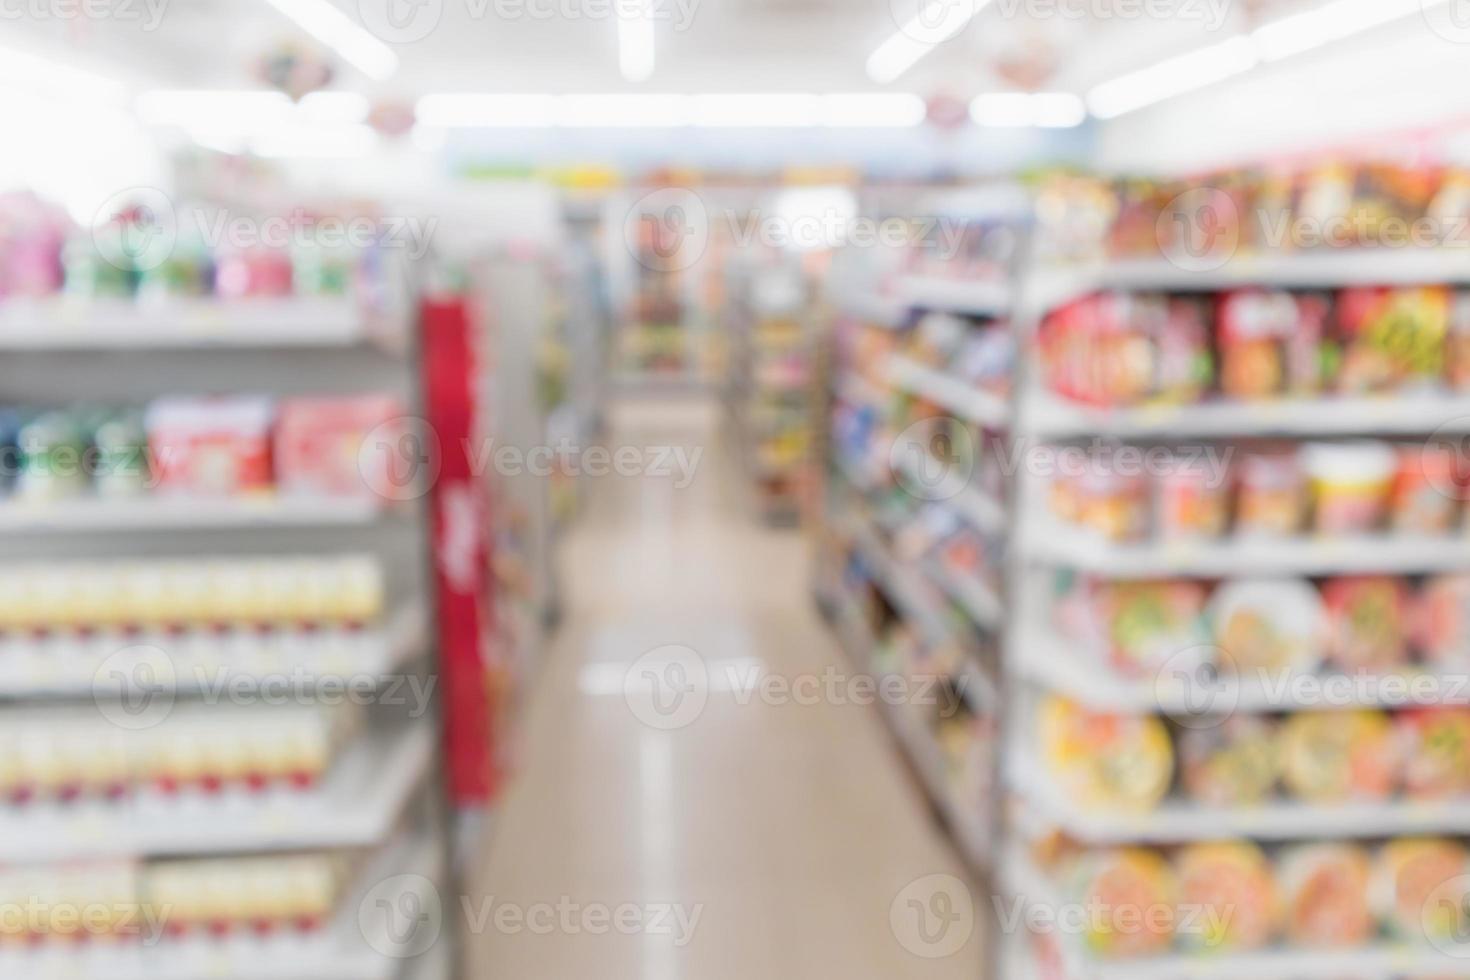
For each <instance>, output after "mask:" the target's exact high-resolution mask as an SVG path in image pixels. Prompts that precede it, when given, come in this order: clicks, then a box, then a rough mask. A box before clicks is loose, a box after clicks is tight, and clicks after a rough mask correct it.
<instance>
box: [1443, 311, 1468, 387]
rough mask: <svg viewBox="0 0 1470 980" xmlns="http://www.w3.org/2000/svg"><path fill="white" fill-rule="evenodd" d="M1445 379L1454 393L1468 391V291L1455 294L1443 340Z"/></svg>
mask: <svg viewBox="0 0 1470 980" xmlns="http://www.w3.org/2000/svg"><path fill="white" fill-rule="evenodd" d="M1445 377H1446V380H1448V381H1449V384H1450V387H1451V388H1453V389H1455V390H1456V391H1470V290H1465V289H1462V290H1460V291H1458V292H1456V293H1455V301H1454V305H1453V306H1452V308H1451V311H1450V330H1449V336H1448V337H1447V338H1446V340H1445Z"/></svg>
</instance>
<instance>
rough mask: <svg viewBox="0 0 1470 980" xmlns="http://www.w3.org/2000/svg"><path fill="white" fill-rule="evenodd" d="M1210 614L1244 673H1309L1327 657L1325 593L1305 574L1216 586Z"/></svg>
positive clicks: (1227, 663) (1230, 659)
mask: <svg viewBox="0 0 1470 980" xmlns="http://www.w3.org/2000/svg"><path fill="white" fill-rule="evenodd" d="M1207 618H1208V620H1209V622H1210V623H1211V625H1212V627H1213V630H1214V637H1215V642H1216V643H1217V644H1218V645H1219V646H1220V648H1221V649H1222V650H1224V651H1225V653H1226V654H1227V657H1226V658H1225V659H1224V660H1223V661H1222V663H1221V664H1220V666H1221V669H1222V670H1226V671H1230V670H1233V671H1234V672H1235V673H1237V674H1240V675H1242V676H1245V675H1253V676H1257V677H1259V676H1260V675H1263V674H1264V675H1279V674H1285V673H1306V672H1309V671H1312V670H1315V669H1316V668H1317V666H1318V665H1319V664H1320V663H1321V662H1322V654H1323V650H1324V648H1325V646H1326V640H1327V627H1326V623H1327V619H1326V613H1325V611H1324V609H1323V606H1322V598H1321V596H1320V595H1319V594H1318V592H1317V590H1316V589H1314V588H1313V587H1312V586H1311V584H1310V583H1308V582H1306V581H1303V580H1301V579H1240V580H1237V581H1233V582H1228V583H1226V584H1225V585H1222V586H1220V588H1219V589H1217V590H1216V592H1215V595H1214V597H1213V598H1212V599H1211V600H1210V605H1209V610H1208V613H1207Z"/></svg>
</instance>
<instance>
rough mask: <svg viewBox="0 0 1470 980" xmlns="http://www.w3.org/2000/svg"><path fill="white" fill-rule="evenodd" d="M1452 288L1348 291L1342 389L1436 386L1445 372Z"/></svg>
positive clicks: (1342, 305)
mask: <svg viewBox="0 0 1470 980" xmlns="http://www.w3.org/2000/svg"><path fill="white" fill-rule="evenodd" d="M1449 322H1450V292H1449V290H1448V289H1445V288H1443V287H1439V286H1422V287H1413V288H1401V287H1396V288H1389V287H1361V288H1353V289H1344V290H1343V291H1342V292H1340V293H1339V294H1338V297H1337V317H1336V326H1337V333H1338V337H1339V343H1340V344H1341V347H1342V350H1341V355H1340V356H1341V365H1340V367H1339V368H1338V371H1337V376H1336V377H1337V388H1338V390H1339V391H1342V392H1347V393H1361V392H1372V391H1391V390H1394V389H1397V388H1403V387H1405V386H1411V387H1418V386H1432V385H1436V384H1438V382H1439V381H1440V379H1441V378H1442V377H1443V376H1444V363H1445V357H1444V354H1445V346H1446V343H1445V342H1446V338H1447V337H1448V336H1449Z"/></svg>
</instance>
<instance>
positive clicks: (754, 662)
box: [462, 401, 983, 980]
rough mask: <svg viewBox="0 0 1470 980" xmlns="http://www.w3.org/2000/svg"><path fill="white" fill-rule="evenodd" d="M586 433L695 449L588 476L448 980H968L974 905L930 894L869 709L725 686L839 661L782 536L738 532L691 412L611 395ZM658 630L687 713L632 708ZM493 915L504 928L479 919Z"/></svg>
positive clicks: (738, 512)
mask: <svg viewBox="0 0 1470 980" xmlns="http://www.w3.org/2000/svg"><path fill="white" fill-rule="evenodd" d="M609 444H610V445H619V444H625V445H634V446H638V447H640V448H641V447H647V446H665V445H679V446H683V447H684V448H685V449H686V451H693V450H696V449H702V450H703V456H702V457H701V458H699V461H698V466H697V469H696V470H695V477H694V480H693V482H692V483H691V484H690V485H689V486H687V487H685V488H683V489H680V488H678V487H676V486H675V485H674V484H675V482H676V481H675V479H674V478H669V477H663V476H643V477H623V478H620V477H609V478H605V479H600V480H593V481H590V482H589V483H588V484H587V492H588V495H589V497H590V500H589V501H588V506H587V508H586V510H585V511H584V513H583V514H582V515H581V516H580V517H579V518H578V519H577V522H576V524H575V525H574V527H573V529H572V530H571V532H570V533H569V534H568V536H567V539H566V541H565V542H564V546H563V548H562V553H561V556H560V568H561V570H562V583H563V589H564V599H565V605H564V619H563V622H562V625H561V627H560V629H559V630H558V632H557V633H556V635H555V637H554V640H553V642H552V644H551V649H550V650H549V651H548V654H547V659H546V661H545V663H544V664H543V666H542V669H541V671H540V673H539V675H538V676H537V678H536V681H535V687H534V689H533V691H532V694H531V697H530V701H529V703H528V706H527V710H526V714H525V717H524V720H523V726H522V731H523V736H522V737H523V743H522V744H521V745H520V746H519V751H518V759H519V763H518V767H519V772H518V774H517V776H516V779H515V782H514V784H513V786H512V787H511V788H510V790H509V791H508V793H507V795H506V797H505V799H504V801H503V805H502V807H501V808H500V810H499V812H498V813H497V815H496V817H495V822H494V830H493V834H492V836H491V842H490V845H489V847H488V851H487V853H486V854H485V855H484V857H483V859H482V862H481V864H480V867H478V868H477V869H476V871H475V873H474V874H473V875H472V876H471V877H470V880H469V881H468V882H467V883H466V887H467V892H468V900H467V901H466V902H464V903H462V906H463V908H462V911H463V912H464V913H465V914H466V916H467V917H468V918H473V919H478V920H481V921H479V923H478V924H476V923H474V922H470V923H465V925H467V926H468V928H469V929H470V931H471V932H472V933H473V934H472V935H470V936H469V937H468V939H467V947H468V948H467V960H468V966H469V970H468V976H470V977H472V978H475V980H481V978H486V980H488V978H498V977H506V978H514V980H520V978H531V977H535V978H538V980H563V978H565V980H572V978H576V980H588V978H593V977H597V978H644V980H718V978H740V980H751V978H778V977H792V978H796V977H801V978H827V977H832V978H838V977H840V978H845V980H863V978H867V977H874V978H884V980H892V978H900V977H902V978H951V977H953V978H961V977H963V978H967V980H974V978H976V977H978V976H980V973H981V944H982V943H981V938H980V936H979V934H978V928H972V927H971V926H972V921H970V920H973V918H974V917H975V916H976V915H980V914H982V907H981V903H982V901H983V899H982V898H981V896H980V894H979V893H978V891H975V890H974V888H973V886H969V887H968V889H967V891H966V892H965V893H963V894H959V895H956V894H955V892H956V890H957V889H958V888H961V887H964V886H961V885H959V884H958V882H957V880H956V879H959V878H964V875H965V873H964V871H963V870H962V866H961V864H960V863H959V861H958V859H957V858H956V857H955V855H954V852H953V849H952V848H951V847H950V845H949V843H948V842H947V841H946V840H945V839H944V837H943V836H942V834H941V833H940V831H939V830H938V829H937V828H936V826H935V825H934V823H933V821H932V819H931V817H930V815H929V812H928V810H927V808H926V807H925V805H924V803H923V801H922V799H921V798H920V796H919V794H918V791H917V790H916V788H915V784H914V783H913V782H912V780H911V778H910V775H909V773H908V772H907V771H906V770H905V768H904V767H903V765H902V763H901V761H900V759H899V757H898V756H897V754H896V751H895V749H894V748H893V745H892V743H891V741H890V739H889V738H888V735H887V733H886V731H885V730H884V728H883V725H882V721H881V717H880V716H879V714H878V709H877V708H875V707H873V706H871V705H866V704H852V703H834V702H842V701H844V700H846V699H845V698H841V697H838V698H826V697H823V698H822V699H820V700H818V702H817V703H810V700H811V699H809V698H802V699H801V700H802V702H803V703H789V702H788V703H783V700H784V699H783V698H780V697H763V696H761V695H759V694H757V693H755V692H754V686H753V685H750V684H748V683H747V681H748V680H749V679H750V678H752V677H755V676H759V674H758V673H752V672H765V673H768V674H772V675H778V676H779V677H781V678H783V679H784V680H795V679H797V678H801V677H809V676H821V675H822V672H823V670H824V668H828V667H831V668H834V669H835V670H836V671H838V672H840V673H841V674H851V667H850V666H849V665H848V663H847V661H846V660H845V658H844V655H843V653H842V651H841V650H840V649H839V648H838V646H837V644H836V641H835V639H834V637H833V635H832V634H831V632H830V631H829V630H828V628H827V627H826V625H825V624H824V623H823V622H822V620H821V618H820V616H819V615H818V613H817V611H816V609H815V606H814V604H813V601H812V598H811V590H810V583H809V574H808V569H809V564H808V558H807V544H806V542H805V539H804V538H803V537H802V535H801V534H799V533H797V532H795V531H777V530H769V529H767V528H765V527H764V526H763V525H761V524H760V523H758V522H757V520H756V519H755V517H754V516H753V511H752V509H751V506H750V503H749V500H748V498H747V496H746V494H747V492H748V491H747V490H746V489H745V485H744V482H743V477H742V475H741V474H740V472H739V470H738V468H737V464H736V461H735V460H734V459H733V458H732V456H731V454H730V452H729V451H728V449H727V447H726V446H725V445H724V442H723V435H722V430H721V425H720V420H719V416H718V414H717V411H716V410H715V408H714V406H713V405H712V404H708V403H702V402H701V403H690V402H688V401H675V402H667V403H654V402H641V403H624V404H620V405H618V406H615V407H614V410H613V412H612V413H611V433H610V436H609ZM668 645H675V646H676V647H678V648H686V647H687V648H690V649H692V650H693V651H696V652H697V654H698V656H699V658H700V659H701V662H702V663H703V664H704V665H707V666H708V668H709V669H708V674H707V676H708V677H709V678H711V681H710V684H709V690H708V695H707V701H705V702H704V704H703V707H702V710H696V709H691V708H689V707H686V706H680V707H679V708H678V710H676V711H674V712H673V713H671V714H669V713H665V714H659V713H658V712H655V713H654V714H652V715H650V714H649V711H648V708H649V706H650V703H649V702H648V701H646V700H640V699H639V697H638V696H636V694H635V696H633V697H630V696H629V691H630V690H634V691H636V688H628V687H626V686H625V678H626V677H627V676H628V673H629V670H630V668H632V667H634V665H635V663H640V664H642V665H645V666H646V665H648V664H650V663H653V664H655V666H656V667H657V668H658V669H661V670H662V669H672V670H674V671H675V673H674V674H673V675H672V676H673V677H675V678H678V677H681V676H683V675H682V674H680V673H678V671H680V670H682V669H683V667H684V666H686V662H685V660H684V658H686V657H687V656H688V654H687V653H685V652H683V651H682V650H680V649H675V650H673V651H667V650H665V651H662V652H659V653H655V654H653V655H652V659H651V660H650V658H649V657H648V656H646V655H647V654H648V653H649V651H655V650H658V649H659V648H662V647H666V646H668ZM640 657H641V658H644V659H643V660H642V661H640V659H639V658H640ZM671 665H676V666H672V667H671ZM823 690H826V688H825V687H824V688H823ZM685 704H686V705H687V704H688V702H685ZM659 707H660V710H662V709H665V708H667V707H668V705H660V706H659ZM671 726H678V727H671ZM936 883H937V884H936ZM970 892H974V897H973V913H974V914H973V915H969V916H966V915H963V914H962V913H963V912H965V911H967V910H965V909H962V908H961V906H963V905H964V903H965V902H967V901H969V900H970V898H971V896H970V894H969V893H970ZM502 905H510V906H515V907H517V908H518V909H519V910H520V911H522V912H523V913H525V914H526V916H527V919H526V924H525V925H516V924H515V919H514V918H509V919H506V920H503V921H507V922H510V923H511V925H510V926H508V927H502V928H497V926H496V924H495V919H494V917H493V915H492V916H490V917H488V918H487V917H486V913H487V912H493V906H502ZM536 906H541V907H542V909H541V910H540V911H539V913H537V912H533V908H534V907H536ZM545 906H552V907H553V908H554V909H557V910H558V911H556V913H555V914H554V915H553V913H552V911H549V910H546V909H545V908H544V907H545ZM620 906H624V908H622V909H621V910H620V908H619V907H620ZM663 906H672V907H671V908H665V907H663ZM538 914H539V918H540V921H539V922H536V923H534V924H536V925H537V928H535V929H533V928H531V925H532V924H533V919H534V918H535V916H537V915H538ZM604 915H606V916H607V918H606V919H605V918H604ZM619 916H621V917H622V918H621V920H619V918H618V917H619ZM931 916H932V917H933V918H932V921H930V917H931ZM609 923H612V924H609Z"/></svg>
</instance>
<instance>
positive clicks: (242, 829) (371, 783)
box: [0, 722, 437, 864]
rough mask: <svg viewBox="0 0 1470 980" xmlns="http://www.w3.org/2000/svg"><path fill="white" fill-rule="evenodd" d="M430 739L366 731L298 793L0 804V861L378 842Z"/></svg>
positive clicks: (416, 780)
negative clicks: (322, 776)
mask: <svg viewBox="0 0 1470 980" xmlns="http://www.w3.org/2000/svg"><path fill="white" fill-rule="evenodd" d="M436 746H437V739H436V737H435V734H434V730H433V726H432V725H430V724H428V723H426V722H416V723H414V724H412V725H409V726H406V727H401V728H391V727H390V728H386V729H384V730H382V731H375V732H372V733H371V734H369V735H367V736H365V737H364V738H363V739H362V740H361V741H359V742H358V743H357V744H355V745H352V746H350V747H348V748H347V749H346V750H345V751H344V753H343V754H342V756H341V758H339V759H338V760H337V761H336V763H335V764H334V765H333V767H332V769H331V771H330V772H329V773H328V774H327V777H326V779H325V781H324V782H323V783H322V785H321V786H320V787H319V788H317V789H315V790H310V791H305V792H300V793H284V794H273V795H267V796H263V797H260V798H258V799H256V798H244V797H240V796H235V795H227V796H222V797H221V798H219V799H218V800H199V799H170V800H154V799H151V798H149V799H146V800H138V801H133V802H127V803H118V804H113V805H68V806H59V807H55V808H52V807H39V806H38V807H26V808H24V809H15V808H4V809H0V864H5V863H36V862H43V861H67V860H79V859H85V858H93V857H96V858H100V857H115V856H117V855H139V856H148V857H163V856H169V855H188V854H215V853H235V852H249V851H271V850H305V849H310V848H333V847H366V846H370V845H375V844H381V843H383V842H384V841H385V840H386V839H387V837H388V835H389V833H390V832H391V830H392V829H393V826H394V824H395V823H396V822H397V820H398V817H399V815H400V814H401V813H402V812H403V809H404V807H405V805H406V804H407V802H408V800H409V798H410V797H411V796H412V794H413V792H414V790H415V788H416V787H417V786H418V785H419V784H420V782H421V781H422V779H423V777H424V776H425V775H426V773H427V772H428V769H429V767H430V764H431V762H432V760H433V756H434V752H435V750H436Z"/></svg>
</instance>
